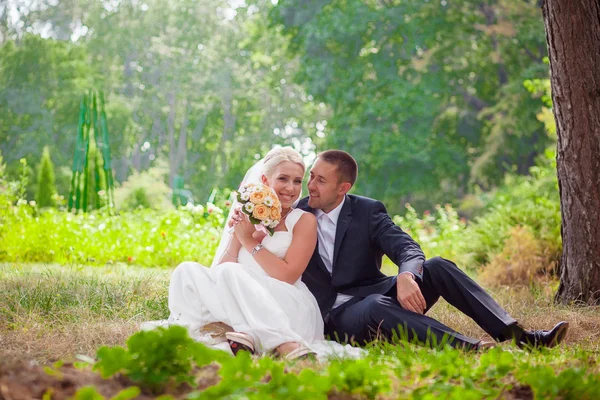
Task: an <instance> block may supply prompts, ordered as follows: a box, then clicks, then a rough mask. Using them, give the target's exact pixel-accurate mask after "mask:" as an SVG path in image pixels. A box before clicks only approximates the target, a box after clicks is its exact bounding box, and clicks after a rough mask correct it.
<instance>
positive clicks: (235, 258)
mask: <svg viewBox="0 0 600 400" xmlns="http://www.w3.org/2000/svg"><path fill="white" fill-rule="evenodd" d="M225 254H227V255H228V256H229V257H231V258H233V259H234V260H235V261H237V260H238V259H237V257H234V256H232V255H231V254H230V253H229V252H228V251H227V249H225Z"/></svg>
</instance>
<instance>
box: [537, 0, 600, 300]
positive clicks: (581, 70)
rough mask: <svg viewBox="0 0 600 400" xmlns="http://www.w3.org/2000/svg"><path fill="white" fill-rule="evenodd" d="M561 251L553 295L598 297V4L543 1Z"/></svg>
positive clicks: (560, 297)
mask: <svg viewBox="0 0 600 400" xmlns="http://www.w3.org/2000/svg"><path fill="white" fill-rule="evenodd" d="M543 14H544V24H545V27H546V39H547V42H548V50H549V54H550V70H551V76H552V78H551V79H552V80H551V84H552V100H553V102H554V106H553V107H554V115H555V119H556V128H557V134H558V148H557V169H558V184H559V191H560V204H561V216H562V225H561V230H562V241H563V253H562V257H561V277H560V287H559V289H558V293H557V295H556V300H557V301H559V302H563V303H568V302H572V301H577V302H584V303H588V304H597V303H599V302H600V67H599V66H600V3H599V2H598V0H577V1H574V0H545V1H544V6H543Z"/></svg>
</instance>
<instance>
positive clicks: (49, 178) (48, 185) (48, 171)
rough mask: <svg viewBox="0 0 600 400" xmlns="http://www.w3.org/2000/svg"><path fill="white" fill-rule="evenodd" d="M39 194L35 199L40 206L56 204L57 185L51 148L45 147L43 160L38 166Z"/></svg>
mask: <svg viewBox="0 0 600 400" xmlns="http://www.w3.org/2000/svg"><path fill="white" fill-rule="evenodd" d="M37 187H38V189H37V194H36V197H35V200H36V201H37V205H38V207H54V206H55V205H56V201H55V196H56V194H57V193H56V185H55V179H54V164H52V159H51V158H50V149H49V148H48V146H46V147H44V151H43V153H42V160H41V162H40V166H39V168H38V179H37Z"/></svg>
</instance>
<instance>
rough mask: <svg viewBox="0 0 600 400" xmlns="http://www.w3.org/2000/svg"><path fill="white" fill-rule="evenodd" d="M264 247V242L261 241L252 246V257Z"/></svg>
mask: <svg viewBox="0 0 600 400" xmlns="http://www.w3.org/2000/svg"><path fill="white" fill-rule="evenodd" d="M262 248H263V245H262V244H260V243H259V244H257V245H256V246H254V247H253V248H252V257H254V255H255V254H256V253H258V252H259V251H260V249H262Z"/></svg>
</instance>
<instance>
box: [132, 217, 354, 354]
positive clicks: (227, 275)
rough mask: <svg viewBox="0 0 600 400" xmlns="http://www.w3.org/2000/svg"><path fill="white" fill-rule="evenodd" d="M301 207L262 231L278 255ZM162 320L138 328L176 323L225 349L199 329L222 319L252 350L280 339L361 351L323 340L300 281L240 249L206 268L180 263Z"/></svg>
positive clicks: (324, 350)
mask: <svg viewBox="0 0 600 400" xmlns="http://www.w3.org/2000/svg"><path fill="white" fill-rule="evenodd" d="M303 214H304V211H302V210H299V209H294V210H292V211H291V212H290V213H289V215H288V216H287V218H286V220H285V226H286V229H287V231H278V232H275V233H274V234H273V236H266V237H265V238H264V239H263V241H262V245H263V246H264V247H265V249H267V250H268V251H270V252H271V253H273V254H275V255H276V256H277V257H279V258H284V257H285V255H286V253H287V250H288V248H289V247H290V244H291V243H292V236H293V230H294V226H295V225H296V223H297V222H298V220H299V219H300V218H301V217H302V215H303ZM169 309H170V311H171V316H170V317H169V320H167V321H151V322H146V323H144V324H142V329H152V328H154V327H156V326H164V325H171V324H176V325H182V326H185V327H187V329H188V331H189V332H190V335H191V336H192V337H193V338H194V339H196V340H198V341H200V342H202V343H204V344H206V345H208V346H211V347H215V348H220V349H223V350H225V351H231V350H230V349H229V345H228V344H227V342H226V340H225V339H224V338H223V337H221V338H215V337H213V336H211V335H210V334H207V333H202V330H201V329H200V328H202V327H203V326H204V325H207V324H209V323H213V322H223V323H225V324H227V325H229V326H231V327H232V328H233V330H235V331H236V332H245V333H247V334H249V335H250V336H252V338H253V339H254V345H255V348H256V351H257V352H259V353H264V352H268V351H270V350H273V349H275V348H276V347H277V346H279V345H280V344H282V343H285V342H298V343H301V344H303V345H305V346H307V347H309V348H310V349H311V350H313V351H314V352H315V353H317V358H318V359H320V360H323V359H327V358H329V357H331V356H335V357H360V356H361V355H362V354H363V353H364V351H363V350H361V349H359V348H355V347H352V346H349V345H341V344H339V343H336V342H332V341H325V340H324V337H323V319H322V317H321V313H320V311H319V306H318V304H317V301H316V299H315V298H314V296H313V295H312V293H311V292H310V291H309V290H308V288H307V287H306V285H305V284H304V283H303V282H302V280H300V279H298V281H296V282H295V283H294V284H293V285H290V284H289V283H286V282H283V281H280V280H278V279H275V278H272V277H270V276H269V275H268V274H267V273H266V272H265V271H264V270H263V269H262V268H261V267H260V265H259V264H258V263H257V262H256V261H255V260H254V257H252V256H251V255H250V253H248V251H247V250H245V249H244V248H242V249H241V250H240V252H239V255H238V262H237V263H234V262H226V263H223V264H218V265H215V266H214V267H212V268H207V267H204V266H203V265H201V264H198V263H195V262H184V263H182V264H180V265H179V266H178V267H177V268H176V269H175V271H174V272H173V275H172V277H171V284H170V286H169Z"/></svg>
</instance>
